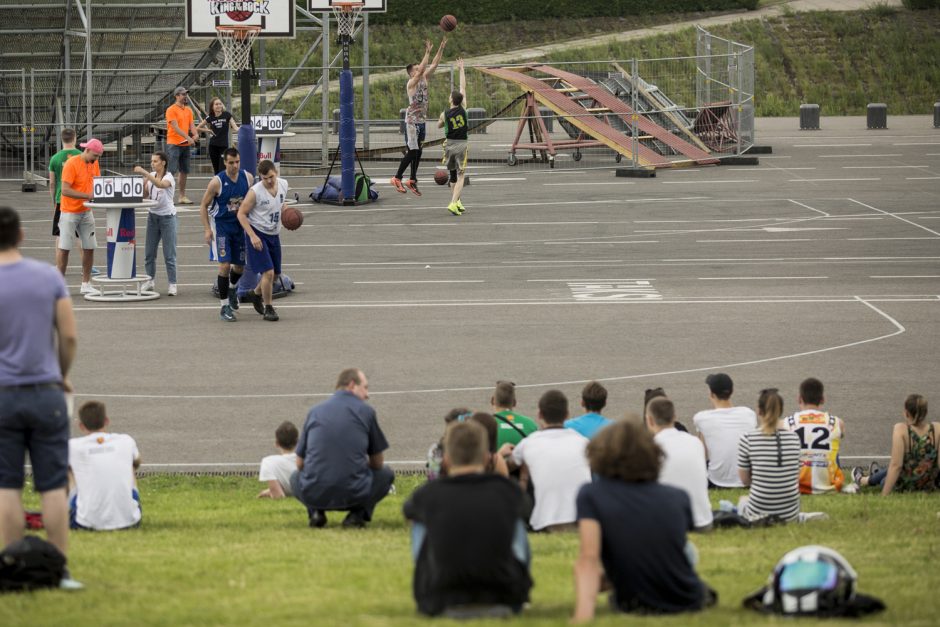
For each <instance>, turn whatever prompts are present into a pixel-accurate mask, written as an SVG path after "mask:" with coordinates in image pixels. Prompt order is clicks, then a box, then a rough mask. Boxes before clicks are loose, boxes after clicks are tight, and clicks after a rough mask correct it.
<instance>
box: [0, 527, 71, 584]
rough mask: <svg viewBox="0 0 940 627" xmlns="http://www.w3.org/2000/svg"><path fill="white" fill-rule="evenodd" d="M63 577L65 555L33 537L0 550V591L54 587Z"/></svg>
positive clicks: (27, 537)
mask: <svg viewBox="0 0 940 627" xmlns="http://www.w3.org/2000/svg"><path fill="white" fill-rule="evenodd" d="M64 575H65V556H64V555H62V553H61V552H60V551H59V549H57V548H56V547H55V546H53V545H52V544H50V543H49V542H46V541H45V540H43V539H41V538H37V537H36V536H26V537H25V538H23V539H22V540H19V541H17V542H14V543H13V544H11V545H10V546H8V547H7V548H5V549H3V551H0V592H19V591H22V590H35V589H37V588H55V587H58V585H59V582H60V581H61V580H62V577H63V576H64Z"/></svg>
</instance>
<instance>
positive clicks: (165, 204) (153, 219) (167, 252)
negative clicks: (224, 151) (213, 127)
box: [134, 152, 177, 296]
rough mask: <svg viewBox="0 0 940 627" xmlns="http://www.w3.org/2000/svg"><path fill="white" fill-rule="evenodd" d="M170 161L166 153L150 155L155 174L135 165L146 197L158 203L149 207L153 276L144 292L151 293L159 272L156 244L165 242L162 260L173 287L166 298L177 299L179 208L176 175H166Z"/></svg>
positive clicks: (147, 253)
mask: <svg viewBox="0 0 940 627" xmlns="http://www.w3.org/2000/svg"><path fill="white" fill-rule="evenodd" d="M167 162H168V158H167V156H166V153H163V152H155V153H153V154H152V155H151V156H150V167H151V168H153V172H147V170H145V169H144V168H142V167H140V166H136V167H135V168H134V172H136V173H137V174H140V175H141V176H143V177H144V179H145V180H144V197H145V198H149V199H150V200H155V201H157V204H156V205H155V206H153V207H151V208H150V213H149V214H148V215H147V244H146V247H145V249H144V269H145V271H146V272H147V274H149V275H150V280H149V281H147V282H146V283H144V285H143V286H142V289H144V290H152V289H153V288H154V283H153V279H154V277H155V276H156V272H157V244H159V243H160V240H163V261H164V262H165V263H166V276H167V280H168V281H169V283H170V285H169V286H168V287H167V292H166V293H167V296H176V230H177V226H176V206H175V205H174V204H173V194H174V193H175V192H176V181H175V179H174V178H173V175H172V174H170V173H169V172H167V169H166V167H167Z"/></svg>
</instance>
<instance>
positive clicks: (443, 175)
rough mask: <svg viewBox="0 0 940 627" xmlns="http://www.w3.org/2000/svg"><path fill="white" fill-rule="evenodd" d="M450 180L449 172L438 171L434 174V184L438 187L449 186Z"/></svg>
mask: <svg viewBox="0 0 940 627" xmlns="http://www.w3.org/2000/svg"><path fill="white" fill-rule="evenodd" d="M448 180H450V175H449V174H447V170H437V171H435V172H434V182H435V183H437V184H438V185H447V181H448Z"/></svg>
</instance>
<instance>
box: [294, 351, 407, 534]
mask: <svg viewBox="0 0 940 627" xmlns="http://www.w3.org/2000/svg"><path fill="white" fill-rule="evenodd" d="M368 398H369V381H368V379H366V375H365V373H363V372H362V370H359V369H358V368H347V369H346V370H343V371H342V372H341V373H340V374H339V379H338V380H337V382H336V392H335V393H334V394H333V396H331V397H330V398H328V399H327V400H325V401H323V402H322V403H320V404H318V405H314V406H313V407H311V408H310V411H309V412H308V413H307V420H306V422H304V427H303V430H302V431H301V433H300V440H299V441H298V442H297V450H296V453H297V468H298V469H299V472H297V473H294V475H292V476H291V489H292V491H293V493H294V494H295V495H296V496H297V498H298V499H299V500H300V502H301V503H303V504H304V505H305V506H306V507H307V514H308V516H309V519H310V526H311V527H323V526H325V525H326V511H327V510H334V511H335V510H340V511H348V512H349V514H347V515H346V519H345V520H344V521H343V526H344V527H365V526H366V523H368V522H369V521H370V520H372V512H373V510H374V509H375V506H376V504H377V503H378V502H379V501H381V500H382V499H383V498H385V496H386V495H387V494H388V491H389V488H391V486H392V483H393V482H394V481H395V473H394V472H392V470H391V468H389V467H388V466H386V465H385V458H384V456H383V451H385V449H387V448H388V441H387V440H386V439H385V434H383V433H382V429H381V428H379V423H378V420H377V419H376V416H375V410H374V409H373V408H372V407H371V406H370V405H368V404H367V403H366V400H368Z"/></svg>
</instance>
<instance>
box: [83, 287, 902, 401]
mask: <svg viewBox="0 0 940 627" xmlns="http://www.w3.org/2000/svg"><path fill="white" fill-rule="evenodd" d="M852 298H853V300H854V301H855V302H859V303H862V304H863V305H865V306H866V307H868V308H869V309H871V310H872V311H874V312H875V313H877V314H878V315H880V316H881V317H882V318H884V319H885V320H887V321H888V322H890V323H891V324H892V325H894V327H895V330H894V331H893V332H892V333H887V334H884V335H879V336H877V337H872V338H868V339H865V340H857V341H855V342H849V343H847V344H839V345H838V346H828V347H826V348H818V349H816V350H811V351H803V352H802V353H792V354H790V355H778V356H776V357H765V358H764V359H752V360H750V361H739V362H734V363H730V364H713V365H709V366H702V367H699V368H686V369H684V370H668V371H664V372H649V373H643V374H630V375H624V376H621V377H603V378H594V379H577V380H573V381H554V382H551V383H524V384H519V385H516V387H517V388H541V387H557V386H561V385H582V384H585V383H587V382H589V381H629V380H631V379H643V378H646V377H665V376H671V375H676V374H689V373H693V372H706V371H715V370H727V369H729V368H740V367H742V366H753V365H755V364H765V363H768V362H772V361H781V360H784V359H793V358H795V357H806V356H807V355H818V354H820V353H827V352H831V351H837V350H841V349H843V348H852V347H853V346H861V345H862V344H870V343H871V342H880V341H881V340H886V339H888V338H892V337H895V336H896V335H901V334H902V333H905V332H906V331H907V329H905V328H904V325H902V324H901V323H900V322H898V321H897V320H895V319H894V318H892V317H891V316H889V315H888V314H886V313H885V312H883V311H882V310H880V309H878V308H877V307H875V306H874V305H872V304H871V303H869V302H868V301H866V300H864V299H863V298H861V297H859V296H853V297H852ZM492 389H493V386H492V385H487V386H483V387H479V386H475V387H461V388H437V389H426V390H390V391H387V392H372V393H371V396H396V395H402V394H440V393H442V392H480V391H487V390H492ZM332 395H333V392H310V393H291V394H235V395H227V394H226V395H222V394H205V395H200V394H186V395H166V394H76V395H75V396H94V397H96V398H164V399H167V398H171V399H246V398H311V397H327V396H332Z"/></svg>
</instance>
